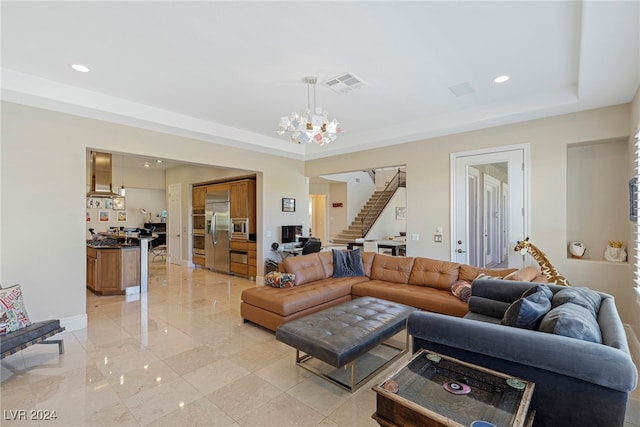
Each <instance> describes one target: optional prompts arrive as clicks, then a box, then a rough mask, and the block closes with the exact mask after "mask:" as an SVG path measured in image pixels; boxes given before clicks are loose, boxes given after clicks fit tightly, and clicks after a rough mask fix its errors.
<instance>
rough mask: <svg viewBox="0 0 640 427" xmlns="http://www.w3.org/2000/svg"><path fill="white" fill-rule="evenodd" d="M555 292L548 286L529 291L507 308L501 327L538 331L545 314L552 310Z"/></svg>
mask: <svg viewBox="0 0 640 427" xmlns="http://www.w3.org/2000/svg"><path fill="white" fill-rule="evenodd" d="M552 296H553V292H551V290H550V289H549V287H548V286H547V285H538V286H534V287H533V288H530V289H527V290H526V291H525V292H524V293H523V294H522V297H521V298H520V299H518V300H517V301H515V302H514V303H513V304H511V305H510V306H509V308H507V311H505V313H504V316H503V317H502V320H501V321H500V324H501V325H507V326H515V327H516V328H523V329H537V328H538V325H539V324H540V321H541V320H542V318H543V317H544V315H545V314H547V313H548V312H549V310H551V297H552Z"/></svg>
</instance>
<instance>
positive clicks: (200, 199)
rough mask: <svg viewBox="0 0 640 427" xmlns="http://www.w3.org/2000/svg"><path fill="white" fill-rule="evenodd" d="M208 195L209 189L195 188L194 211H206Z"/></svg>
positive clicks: (192, 202)
mask: <svg viewBox="0 0 640 427" xmlns="http://www.w3.org/2000/svg"><path fill="white" fill-rule="evenodd" d="M206 194H207V187H193V194H192V198H191V205H192V207H193V208H194V209H197V208H203V209H204V205H205V197H206Z"/></svg>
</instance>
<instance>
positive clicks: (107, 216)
mask: <svg viewBox="0 0 640 427" xmlns="http://www.w3.org/2000/svg"><path fill="white" fill-rule="evenodd" d="M110 220H111V212H109V211H100V212H98V221H100V222H109V221H110Z"/></svg>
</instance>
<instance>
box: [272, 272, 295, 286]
mask: <svg viewBox="0 0 640 427" xmlns="http://www.w3.org/2000/svg"><path fill="white" fill-rule="evenodd" d="M264 284H265V285H269V286H272V287H274V288H293V287H294V286H295V285H296V275H295V274H293V273H280V272H279V271H271V272H269V273H267V274H266V276H264Z"/></svg>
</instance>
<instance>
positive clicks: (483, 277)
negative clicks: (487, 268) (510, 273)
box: [476, 273, 504, 280]
mask: <svg viewBox="0 0 640 427" xmlns="http://www.w3.org/2000/svg"><path fill="white" fill-rule="evenodd" d="M476 279H489V280H504V277H500V276H489V275H488V274H484V273H480V274H478V277H476Z"/></svg>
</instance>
